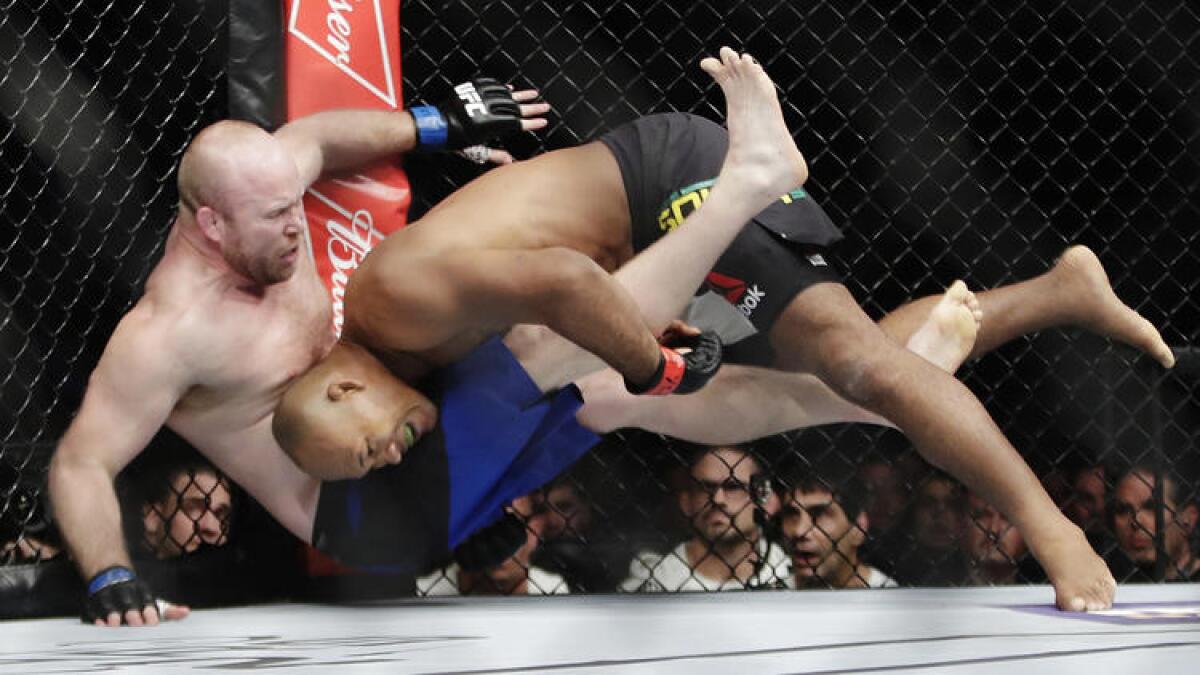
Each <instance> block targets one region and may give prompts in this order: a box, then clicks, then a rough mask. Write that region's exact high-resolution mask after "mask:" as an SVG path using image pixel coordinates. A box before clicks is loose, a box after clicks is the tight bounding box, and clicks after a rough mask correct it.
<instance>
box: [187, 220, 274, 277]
mask: <svg viewBox="0 0 1200 675" xmlns="http://www.w3.org/2000/svg"><path fill="white" fill-rule="evenodd" d="M164 258H172V259H178V260H181V261H187V263H190V264H192V265H195V266H196V267H199V268H201V269H203V270H204V271H205V272H206V273H207V274H208V275H209V276H211V278H212V280H213V281H214V282H215V283H218V284H220V285H222V286H225V287H228V288H232V289H236V290H238V291H240V292H242V293H245V294H247V295H251V296H255V297H263V296H264V295H266V293H267V290H268V289H267V287H265V286H263V285H262V284H259V283H258V282H255V281H254V280H252V279H250V278H249V277H247V276H245V275H243V274H241V273H239V272H238V271H236V270H234V269H233V268H232V267H231V266H230V265H229V262H228V261H226V260H225V256H224V255H222V254H221V249H220V247H219V246H218V245H217V244H216V243H215V242H213V241H212V240H210V239H208V238H207V237H205V236H204V234H203V233H202V232H200V228H199V226H197V225H196V223H195V221H193V220H191V219H190V218H188V217H187V216H185V215H183V214H180V216H179V217H177V218H176V219H175V224H174V225H173V226H172V227H171V233H170V234H169V235H168V236H167V245H166V253H165V254H164Z"/></svg>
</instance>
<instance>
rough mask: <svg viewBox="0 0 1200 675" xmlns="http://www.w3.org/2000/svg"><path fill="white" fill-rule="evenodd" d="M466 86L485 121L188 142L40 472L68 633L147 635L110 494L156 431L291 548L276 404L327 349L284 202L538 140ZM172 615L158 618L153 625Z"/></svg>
mask: <svg viewBox="0 0 1200 675" xmlns="http://www.w3.org/2000/svg"><path fill="white" fill-rule="evenodd" d="M473 86H475V87H476V89H477V90H478V92H479V93H480V94H481V98H482V99H483V101H484V103H485V105H486V109H485V110H484V111H483V112H482V113H479V112H478V111H476V114H475V116H474V117H472V116H471V115H468V114H467V112H466V110H465V108H464V106H463V104H462V103H461V101H458V100H457V99H451V100H450V101H448V102H446V103H445V104H443V105H442V106H440V107H432V106H425V107H421V108H417V109H414V110H415V111H416V113H415V114H416V117H415V118H414V116H413V115H411V114H409V113H408V112H401V113H396V112H382V111H346V110H343V111H336V112H330V113H320V114H316V115H311V116H308V117H304V118H301V119H299V120H296V121H294V122H292V123H290V124H287V125H285V126H283V127H282V128H280V129H279V130H278V131H277V132H275V133H274V134H270V133H267V132H266V131H264V130H262V129H260V128H258V127H255V126H253V125H250V124H246V123H243V122H235V121H223V122H218V123H216V124H213V125H212V126H210V127H208V128H206V129H204V130H203V131H201V132H200V133H199V134H198V135H197V136H196V138H195V139H194V140H193V141H192V143H191V145H190V146H189V147H188V148H187V151H186V152H185V153H184V155H183V158H182V160H181V162H180V167H179V176H178V183H179V197H180V204H179V211H178V214H177V216H176V220H175V223H174V225H173V226H172V228H171V231H170V233H169V235H168V237H167V241H166V246H165V250H164V253H163V256H162V259H161V260H160V261H159V262H158V264H157V265H156V266H155V268H154V270H153V272H152V273H151V275H150V277H149V279H148V280H147V281H146V286H145V291H144V294H143V295H142V297H141V298H140V299H139V300H138V301H137V303H136V304H135V305H134V307H133V308H132V309H130V310H129V312H128V313H127V314H126V315H125V316H124V317H123V318H122V319H121V321H120V323H119V324H118V326H117V328H116V330H115V331H114V333H113V335H112V337H111V338H110V339H109V342H108V345H107V346H106V348H105V350H104V354H103V355H102V357H101V359H100V362H99V363H98V364H97V366H96V369H95V371H94V372H93V373H92V376H91V379H90V382H89V385H88V389H87V392H86V394H85V396H84V400H83V403H82V406H81V408H80V410H79V413H78V415H77V416H76V418H75V419H74V421H73V422H72V423H71V425H70V427H69V428H68V429H67V431H66V434H65V435H64V436H63V438H62V440H61V442H60V444H59V446H58V448H57V450H56V452H55V454H54V459H53V462H52V465H51V469H50V477H49V484H50V496H51V498H52V500H53V505H54V511H55V515H56V518H57V520H58V524H59V526H60V528H61V529H62V533H63V536H64V538H65V540H66V542H67V544H68V546H69V548H70V550H71V553H72V555H73V557H74V559H75V561H76V563H77V564H78V565H79V568H80V571H81V572H82V574H83V578H84V579H87V580H89V584H88V592H89V597H88V601H87V606H86V609H85V611H84V619H85V620H88V621H95V622H97V623H106V624H108V625H117V624H120V623H122V622H125V623H128V624H132V625H141V624H143V623H156V622H157V621H158V619H159V613H158V609H157V608H156V606H155V602H154V598H153V595H152V594H151V593H150V592H149V590H148V589H147V588H146V587H145V585H144V584H142V583H141V582H140V581H139V580H138V579H137V578H136V577H135V576H134V574H133V572H132V571H131V570H130V559H129V555H128V552H127V551H126V550H125V549H124V546H123V544H122V542H123V539H122V536H121V520H120V512H119V509H118V505H117V498H116V495H115V493H114V491H113V478H114V476H115V475H116V474H117V473H118V472H119V471H120V470H121V468H122V467H124V466H125V465H126V464H127V463H129V461H130V460H132V459H133V458H134V457H135V456H136V455H137V454H138V453H140V452H141V451H142V449H143V448H144V447H145V445H146V443H147V442H148V441H149V439H150V438H151V437H152V436H153V435H154V434H155V433H156V432H157V431H158V429H159V428H160V427H161V426H162V425H163V424H166V425H167V426H169V427H171V428H172V429H174V430H175V431H176V432H178V433H179V434H180V435H181V436H183V437H184V438H186V439H187V440H188V441H189V442H190V443H192V444H193V445H194V446H196V447H197V448H198V449H200V450H201V451H202V452H204V454H206V455H207V456H208V457H209V459H211V460H212V461H213V462H214V463H215V464H217V465H218V466H220V468H221V469H222V470H223V471H225V472H226V473H227V474H228V475H229V476H230V477H231V478H233V480H235V481H236V482H237V483H239V484H240V485H242V486H243V487H245V488H246V489H247V490H248V491H249V492H250V493H251V495H253V496H254V498H255V499H257V500H258V501H260V502H261V503H262V504H263V505H264V506H265V507H266V508H267V509H268V510H269V511H270V512H271V513H272V514H274V515H275V517H276V518H277V519H278V520H279V521H280V522H281V523H282V524H283V525H284V526H286V527H288V528H289V529H291V530H292V531H293V532H304V533H306V532H307V530H308V529H309V527H310V526H309V524H308V523H306V522H305V514H306V513H307V511H308V510H309V509H310V507H311V506H312V504H313V503H315V500H316V497H317V486H316V484H315V483H312V482H310V479H308V477H307V476H305V475H304V474H303V473H301V472H300V470H299V469H297V468H296V466H295V465H294V464H293V463H292V462H291V461H289V460H288V459H287V457H285V456H284V455H283V454H282V453H280V452H279V448H278V446H277V445H276V444H275V441H274V439H273V438H272V436H271V414H272V412H273V410H274V408H275V404H276V402H277V401H278V398H279V395H280V394H281V392H282V391H283V389H284V388H285V387H286V386H287V385H288V383H289V382H290V381H291V380H292V378H293V377H295V375H296V374H297V373H301V372H304V371H305V370H307V369H308V368H309V366H311V365H312V364H313V363H315V362H316V361H317V360H318V359H320V358H321V357H322V356H323V355H324V354H325V353H326V352H327V351H328V350H329V348H330V347H332V345H333V343H334V335H333V334H332V330H331V327H332V325H333V322H332V313H331V308H330V305H329V303H328V301H327V300H326V299H325V292H324V290H323V287H322V285H321V281H320V279H319V277H318V275H317V274H316V271H315V264H314V261H313V260H311V259H310V257H309V255H308V247H307V244H306V236H307V235H306V230H305V227H306V226H305V223H304V217H303V213H302V209H301V201H300V200H301V196H302V195H303V193H304V190H305V189H306V188H307V187H308V186H309V185H310V184H311V183H312V182H314V181H315V180H316V179H317V178H318V176H319V175H321V174H322V173H333V172H338V171H343V170H348V169H351V168H358V167H361V166H363V165H365V164H368V163H370V162H373V161H377V160H379V159H382V158H385V157H389V156H394V155H396V154H397V153H402V152H406V151H408V150H412V149H415V148H418V147H421V146H429V147H433V146H442V147H446V148H448V149H453V148H459V147H464V146H470V145H472V144H475V143H479V142H482V140H484V139H485V138H488V137H492V136H495V135H498V134H501V133H512V132H517V131H520V130H522V129H526V130H529V129H536V128H541V127H542V126H544V125H545V120H544V119H539V118H537V117H536V116H537V115H541V114H544V113H545V112H546V110H547V109H548V107H547V106H545V105H544V104H527V105H520V103H521V102H524V101H531V100H532V99H533V98H535V97H536V92H518V93H517V94H512V93H510V92H509V90H508V89H507V88H506V87H504V86H502V85H498V84H496V83H494V82H491V81H482V80H481V81H476V82H474V83H473ZM524 118H528V119H524ZM418 122H420V124H418ZM500 159H501V160H503V159H506V157H504V156H501V157H500ZM507 159H509V160H510V161H511V158H507ZM635 318H636V315H635ZM631 324H632V325H635V326H637V327H641V324H640V322H637V323H633V322H632V321H631ZM642 330H644V329H642ZM644 332H645V335H644V336H642V335H639V336H638V337H639V338H642V339H641V340H640V342H639V344H641V345H643V346H644V347H646V348H645V349H643V350H642V353H641V354H640V355H641V356H643V358H644V359H652V358H657V357H658V355H659V353H660V351H659V349H658V347H657V345H656V344H654V339H653V337H652V336H651V335H650V333H649V331H648V330H644ZM650 367H652V366H650ZM273 485H295V486H298V489H296V490H275V489H272V486H273ZM186 611H187V610H186V608H182V607H171V608H168V609H167V614H166V617H167V618H178V617H181V616H183V615H185V614H186Z"/></svg>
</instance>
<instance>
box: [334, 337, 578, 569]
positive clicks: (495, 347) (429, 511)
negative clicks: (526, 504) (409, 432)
mask: <svg viewBox="0 0 1200 675" xmlns="http://www.w3.org/2000/svg"><path fill="white" fill-rule="evenodd" d="M429 382H430V386H429V388H428V394H429V396H430V398H431V399H432V400H433V401H434V403H436V404H437V405H438V406H439V408H440V413H439V419H438V425H437V428H436V429H435V430H434V431H432V432H430V433H428V434H425V435H424V436H422V437H421V440H420V441H419V442H418V443H417V445H416V446H415V447H413V448H412V449H410V450H409V451H408V453H407V454H405V457H404V461H402V462H401V463H400V464H396V465H391V466H387V467H384V468H381V469H375V470H374V471H371V472H370V473H368V474H367V475H366V476H364V477H362V478H359V479H355V480H346V481H330V482H326V483H323V484H322V486H321V496H320V500H319V502H318V504H317V515H316V520H315V522H314V524H313V545H314V546H316V547H317V548H318V549H319V550H321V551H323V552H325V553H327V554H329V555H330V556H332V557H333V558H334V559H336V560H338V561H339V562H342V563H344V564H347V565H351V566H354V567H361V568H374V569H379V570H380V571H389V572H412V573H419V572H423V571H425V570H427V569H430V568H432V567H433V566H435V565H437V564H440V563H441V562H442V561H444V560H445V559H446V558H447V556H448V554H449V552H450V551H451V550H453V548H454V547H455V546H457V545H458V544H459V543H461V542H462V541H463V540H464V539H466V538H467V536H468V535H470V534H471V533H472V532H474V531H475V530H478V529H479V528H482V527H485V526H487V525H490V524H491V523H493V522H495V521H496V520H498V519H499V518H500V516H501V515H502V514H503V509H504V506H505V505H506V504H508V503H509V502H511V501H512V500H513V499H516V498H517V497H520V496H522V495H526V494H529V493H530V492H532V491H534V490H536V489H537V488H539V487H541V486H543V485H545V484H546V483H548V482H550V481H551V480H552V479H553V478H555V477H556V476H558V475H559V474H560V473H562V472H563V471H565V470H566V469H567V468H568V467H570V466H571V465H572V464H574V463H575V461H576V460H578V459H579V458H580V457H581V456H582V455H583V454H584V453H585V452H587V451H588V450H590V449H591V448H592V446H594V445H595V444H596V443H597V442H598V441H599V440H600V439H599V437H598V436H596V434H594V433H593V432H591V431H589V430H587V429H585V428H583V427H582V426H580V425H579V423H578V422H576V421H575V413H576V411H578V410H579V407H580V406H581V405H583V398H582V397H581V395H580V393H579V390H578V389H577V388H576V387H575V386H574V385H572V386H568V387H566V388H564V389H561V390H559V391H558V392H557V393H553V394H548V395H543V394H542V392H541V391H539V390H538V388H537V386H536V385H534V383H533V381H532V380H530V379H529V375H528V374H527V373H526V372H525V371H524V370H523V369H522V368H521V365H520V363H518V362H517V360H516V358H515V357H514V356H513V355H512V353H511V352H509V351H508V349H507V348H506V347H505V346H504V344H503V343H502V342H501V341H500V340H499V339H498V338H493V339H491V340H489V341H488V342H485V343H484V344H482V345H480V346H479V347H478V348H476V349H475V350H474V351H472V352H471V353H470V354H468V355H467V356H466V357H465V358H463V359H462V360H460V361H458V362H457V363H455V364H453V365H451V366H449V367H447V368H443V369H441V370H440V371H437V372H436V373H434V374H432V375H431V376H430V378H429Z"/></svg>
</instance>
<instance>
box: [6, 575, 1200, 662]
mask: <svg viewBox="0 0 1200 675" xmlns="http://www.w3.org/2000/svg"><path fill="white" fill-rule="evenodd" d="M1051 599H1052V593H1051V590H1050V589H1049V588H1047V587H1033V588H1028V587H1017V588H995V589H958V590H911V589H897V590H864V591H842V592H786V591H780V592H769V593H768V592H761V593H724V594H707V595H688V596H679V595H676V596H590V597H557V598H554V597H550V598H516V599H489V600H479V599H457V598H456V599H452V600H440V601H415V600H414V601H412V602H405V603H400V604H390V605H387V606H380V605H374V606H358V607H333V606H316V605H270V606H260V607H248V608H237V609H223V610H207V611H197V612H193V614H192V616H191V617H190V618H188V619H187V620H185V621H182V622H179V623H173V624H166V625H162V626H158V627H155V628H122V629H99V628H94V627H90V626H84V625H82V624H80V623H78V622H77V621H73V620H68V619H55V620H39V621H17V622H7V623H0V671H3V672H14V673H62V672H107V671H112V670H117V671H121V672H145V673H171V672H181V671H185V670H193V669H202V670H208V671H210V672H229V671H251V670H254V671H260V672H261V671H267V672H281V671H287V672H288V673H292V672H305V673H329V672H333V669H335V668H336V669H337V672H338V673H349V672H354V673H360V672H386V673H482V672H487V673H491V672H506V673H526V672H528V673H546V672H552V673H582V672H605V673H616V672H621V673H689V674H695V673H797V672H806V673H811V672H816V673H830V672H904V673H911V672H970V673H1022V674H1023V675H1025V674H1028V673H1055V674H1069V673H1086V674H1087V675H1099V674H1101V673H1137V674H1139V675H1140V674H1143V673H1149V674H1152V675H1166V674H1167V673H1200V585H1197V584H1186V585H1169V586H1127V587H1122V588H1121V590H1120V592H1119V594H1118V598H1117V599H1118V606H1117V608H1116V609H1117V610H1118V611H1116V612H1110V613H1106V614H1104V615H1079V614H1065V613H1061V612H1057V611H1054V610H1051V609H1050V607H1049V603H1050V601H1051Z"/></svg>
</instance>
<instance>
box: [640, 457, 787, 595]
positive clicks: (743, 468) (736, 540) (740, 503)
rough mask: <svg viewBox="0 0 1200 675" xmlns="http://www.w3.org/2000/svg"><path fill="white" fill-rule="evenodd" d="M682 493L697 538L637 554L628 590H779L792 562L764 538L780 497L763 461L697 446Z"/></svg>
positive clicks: (680, 500) (685, 512) (679, 494)
mask: <svg viewBox="0 0 1200 675" xmlns="http://www.w3.org/2000/svg"><path fill="white" fill-rule="evenodd" d="M686 454H687V457H686V459H687V473H686V475H685V476H684V478H683V480H682V481H681V482H682V485H680V486H679V489H678V490H677V494H676V499H677V500H678V504H679V510H680V511H681V512H682V514H683V516H684V518H686V519H687V521H688V524H689V526H690V528H691V531H692V536H691V538H689V539H688V540H687V541H685V542H683V543H681V544H679V545H678V546H676V547H675V548H674V549H673V550H671V551H670V552H669V553H667V554H665V555H659V554H656V553H653V552H649V551H643V552H641V553H639V554H638V555H637V556H636V557H635V558H634V560H633V562H632V563H631V564H630V568H629V577H628V578H626V579H625V581H624V582H623V583H622V584H621V589H622V590H624V591H668V592H671V591H731V590H745V589H752V588H777V587H780V586H781V585H782V584H783V582H784V580H785V579H786V578H787V567H788V557H787V554H786V553H784V552H783V549H781V548H780V547H779V546H777V545H775V544H773V543H771V542H769V541H768V540H767V539H766V537H764V536H763V534H762V527H761V523H763V522H765V519H766V518H767V517H769V516H770V515H771V513H773V512H774V511H775V510H776V506H777V503H778V501H777V498H776V497H775V496H774V495H773V494H772V493H771V490H770V486H769V485H768V484H767V483H766V482H765V481H764V480H763V479H764V475H763V468H762V465H761V464H760V462H759V460H758V458H756V457H755V456H754V455H753V454H752V453H751V452H750V451H749V450H747V449H746V448H743V447H739V446H716V447H708V446H701V447H693V448H689V449H688V451H687V453H686Z"/></svg>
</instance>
